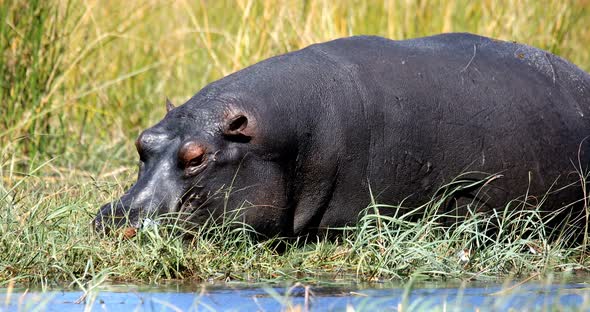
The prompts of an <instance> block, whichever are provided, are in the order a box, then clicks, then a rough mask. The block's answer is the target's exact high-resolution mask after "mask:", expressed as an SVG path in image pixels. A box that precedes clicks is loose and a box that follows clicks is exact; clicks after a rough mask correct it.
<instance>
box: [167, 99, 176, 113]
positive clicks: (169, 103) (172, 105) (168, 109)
mask: <svg viewBox="0 0 590 312" xmlns="http://www.w3.org/2000/svg"><path fill="white" fill-rule="evenodd" d="M175 108H176V106H174V104H172V102H170V100H169V99H168V98H166V113H169V112H170V111H171V110H173V109H175Z"/></svg>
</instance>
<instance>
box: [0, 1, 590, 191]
mask: <svg viewBox="0 0 590 312" xmlns="http://www.w3.org/2000/svg"><path fill="white" fill-rule="evenodd" d="M589 7H590V1H588V0H577V1H576V0H572V1H563V0H550V1H536V0H522V1H496V0H488V1H468V0H449V1H423V0H419V1H409V0H408V1H401V0H398V1H387V0H386V1H357V0H350V1H327V0H318V1H301V0H295V1H291V0H286V1H272V0H263V1H253V0H237V1H226V0H216V1H207V0H200V1H187V0H178V1H155V0H154V1H113V0H83V1H82V0H80V1H69V0H62V1H60V0H8V1H7V0H0V18H1V20H2V21H1V23H0V46H1V49H0V51H1V53H2V57H0V103H1V104H0V105H1V106H0V172H1V176H2V177H3V180H2V183H4V186H5V187H9V186H11V185H13V184H14V183H16V182H17V181H19V177H22V176H27V175H30V174H31V172H32V170H35V169H36V168H37V167H38V166H39V165H41V164H44V166H43V167H42V168H41V169H40V171H39V173H41V172H42V173H43V174H37V175H38V176H42V179H41V180H43V181H45V180H48V181H52V182H55V181H66V182H67V181H68V180H69V178H71V177H74V176H75V177H86V178H87V177H92V178H96V179H103V180H104V179H106V180H108V179H112V177H113V176H114V177H117V176H120V175H121V174H125V173H129V172H132V171H134V161H135V158H136V156H135V154H134V153H135V152H134V150H133V149H134V148H133V144H132V142H133V139H134V138H135V137H136V136H137V134H138V133H139V132H140V131H141V129H144V128H146V127H148V126H150V125H152V124H153V123H154V122H156V121H158V120H159V119H160V118H161V117H162V116H163V115H164V111H165V107H164V100H165V98H166V97H170V98H171V99H172V100H173V102H175V103H176V104H182V103H183V102H184V101H186V100H187V99H188V98H189V97H190V96H191V95H193V94H194V93H196V92H197V91H198V90H199V89H200V88H202V87H203V86H204V85H206V84H207V83H209V82H211V81H213V80H216V79H219V78H221V77H223V76H225V75H227V74H230V73H232V72H234V71H236V70H238V69H240V68H243V67H245V66H248V65H250V64H253V63H255V62H258V61H260V60H263V59H265V58H268V57H270V56H273V55H276V54H279V53H284V52H287V51H292V50H296V49H300V48H302V47H305V46H307V45H309V44H312V43H316V42H322V41H326V40H330V39H334V38H338V37H344V36H350V35H360V34H374V35H381V36H385V37H388V38H391V39H405V38H412V37H418V36H424V35H432V34H437V33H441V32H471V33H476V34H481V35H486V36H491V37H495V38H498V39H503V40H513V41H518V42H521V43H526V44H529V45H533V46H536V47H539V48H542V49H546V50H549V51H551V52H553V53H556V54H558V55H560V56H562V57H564V58H566V59H568V60H570V61H572V62H574V63H575V64H577V65H578V66H580V67H581V68H583V69H585V70H586V71H588V70H590V49H588V47H589V46H590V12H589ZM47 161H49V163H46V162H47ZM123 176H125V175H123ZM70 181H71V180H70ZM66 184H67V183H66Z"/></svg>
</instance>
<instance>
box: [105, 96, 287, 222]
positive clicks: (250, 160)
mask: <svg viewBox="0 0 590 312" xmlns="http://www.w3.org/2000/svg"><path fill="white" fill-rule="evenodd" d="M135 146H136V148H137V152H138V154H139V174H138V178H137V181H136V182H135V184H134V185H133V186H132V187H131V188H130V189H129V190H127V191H126V192H125V194H123V196H122V197H121V198H120V199H118V200H116V201H113V202H112V203H108V204H106V205H104V206H102V207H101V208H100V211H99V212H98V215H97V216H96V218H95V219H94V227H95V229H96V230H97V231H99V232H109V231H111V230H113V229H115V228H118V227H123V226H125V227H131V228H139V227H141V226H142V224H143V223H144V222H145V221H146V220H147V219H148V218H149V219H154V218H157V217H159V216H163V215H166V216H174V218H175V220H179V219H180V220H182V221H188V224H191V225H199V224H203V223H204V222H205V221H206V220H207V219H209V218H211V217H214V218H217V220H219V219H220V218H219V217H224V216H226V215H227V213H228V212H237V211H239V212H240V213H239V216H240V221H243V222H245V223H247V224H249V225H251V226H252V227H253V228H254V229H255V230H256V231H257V232H259V233H281V232H282V231H281V229H284V228H286V227H285V224H284V222H285V220H286V215H287V211H286V209H284V208H285V206H286V205H285V200H284V198H283V196H282V194H284V193H285V192H284V189H283V187H284V185H283V180H284V179H283V177H282V175H281V173H280V172H281V170H279V169H278V168H279V167H280V165H278V164H276V163H275V162H274V160H275V159H273V156H272V154H271V153H268V151H266V150H265V149H264V147H263V145H262V144H260V135H259V126H258V124H257V121H256V118H255V116H254V115H253V113H252V112H247V111H244V110H243V109H242V108H241V107H240V106H239V105H236V103H235V101H234V100H220V99H214V100H212V99H208V100H206V101H202V100H200V101H197V100H194V99H191V100H189V102H187V103H186V104H184V105H182V106H180V107H174V106H173V105H172V104H171V103H170V102H167V114H166V116H165V118H164V119H163V120H161V121H160V122H159V123H157V124H156V125H155V126H153V127H151V128H149V129H147V130H145V131H143V132H142V133H141V134H140V135H139V137H138V138H137V140H136V142H135ZM165 219H166V218H164V220H165Z"/></svg>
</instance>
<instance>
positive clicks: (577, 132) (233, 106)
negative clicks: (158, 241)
mask: <svg viewBox="0 0 590 312" xmlns="http://www.w3.org/2000/svg"><path fill="white" fill-rule="evenodd" d="M167 110H168V112H167V114H166V116H165V117H164V119H163V120H161V121H160V122H158V123H157V124H156V125H154V126H153V127H151V128H149V129H147V130H145V131H144V132H143V133H141V135H140V136H139V137H138V138H137V141H136V147H137V152H138V154H139V159H140V168H139V176H138V179H137V182H136V183H135V184H134V185H133V186H132V187H131V188H130V189H129V190H128V191H127V192H126V193H125V194H124V195H123V196H122V197H121V198H120V199H119V200H116V201H114V202H112V203H109V204H106V205H104V206H103V207H102V208H101V209H100V211H99V212H98V215H97V217H96V219H95V220H94V225H95V228H96V229H97V230H98V231H108V230H109V229H111V228H113V227H118V226H123V225H124V224H127V226H131V227H140V226H141V224H142V222H143V220H144V219H145V218H146V217H150V218H153V217H154V216H158V215H162V214H167V213H178V214H179V215H181V218H183V219H184V220H187V221H190V222H191V223H193V224H197V225H198V224H202V223H203V222H205V221H206V220H207V219H208V218H211V217H214V218H222V217H223V216H225V215H226V214H227V213H230V212H236V211H239V213H238V214H239V216H240V218H241V220H242V221H243V222H245V223H246V224H248V225H250V226H251V227H252V228H253V229H254V230H255V231H256V232H258V233H260V234H262V235H264V236H276V235H278V236H284V237H296V236H301V235H309V234H318V233H321V232H322V231H323V230H324V229H327V228H333V227H341V226H344V225H352V224H354V223H355V222H356V221H357V220H358V218H359V213H360V212H362V211H363V209H365V208H366V207H367V205H368V204H369V203H370V201H371V198H370V194H373V195H374V196H375V197H376V201H378V202H380V203H384V204H391V205H398V204H400V203H402V202H403V206H404V207H406V206H407V207H416V206H418V205H420V204H422V203H424V202H426V201H428V200H429V199H431V198H432V196H433V195H434V193H435V192H436V190H437V189H438V187H440V186H442V185H444V184H445V183H448V182H449V181H451V180H452V179H453V178H455V177H456V176H458V175H460V174H462V173H465V172H471V171H474V172H475V171H477V172H488V173H498V175H497V178H496V179H493V181H491V182H490V183H486V184H485V185H484V186H483V187H478V188H477V189H466V190H465V191H464V192H461V193H457V195H456V196H455V198H454V200H455V202H457V203H459V202H460V201H461V199H462V198H465V199H468V200H473V199H474V198H477V200H478V202H480V203H481V204H482V205H481V206H482V207H487V209H491V208H497V207H503V206H504V205H505V204H506V202H507V201H509V200H511V199H514V198H517V197H519V196H522V195H524V194H528V196H529V199H530V198H532V199H533V200H535V198H536V199H537V200H540V199H541V198H543V207H544V209H545V210H548V211H551V210H558V209H564V207H566V208H567V207H570V208H568V209H569V211H570V212H571V211H574V212H578V213H579V215H578V217H576V218H578V219H579V217H580V216H581V215H583V213H580V211H581V210H580V209H581V207H583V205H579V204H574V205H572V203H575V202H580V200H581V199H583V193H582V191H581V190H582V187H580V186H581V183H582V182H580V181H581V179H580V174H579V172H585V170H586V169H587V166H588V163H589V155H590V154H589V152H590V150H589V147H588V144H586V143H584V140H585V138H586V137H587V136H589V135H590V119H589V116H590V76H589V75H588V74H587V73H585V72H584V71H582V70H580V69H579V68H578V67H576V66H575V65H573V64H571V63H569V62H567V61H565V60H563V59H561V58H559V57H557V56H555V55H553V54H551V53H549V52H546V51H543V50H539V49H536V48H533V47H530V46H526V45H522V44H518V43H512V42H504V41H498V40H494V39H489V38H485V37H481V36H476V35H471V34H442V35H437V36H432V37H425V38H418V39H411V40H403V41H393V40H389V39H385V38H380V37H373V36H358V37H350V38H344V39H338V40H334V41H330V42H326V43H321V44H314V45H311V46H309V47H307V48H304V49H302V50H299V51H295V52H291V53H287V54H284V55H279V56H276V57H272V58H270V59H267V60H264V61H262V62H260V63H257V64H255V65H252V66H250V67H247V68H245V69H243V70H240V71H238V72H236V73H234V74H231V75H229V76H227V77H225V78H223V79H221V80H218V81H216V82H213V83H211V84H209V85H208V86H206V87H205V88H203V89H202V90H201V91H199V92H198V93H197V94H196V95H195V96H193V97H192V98H191V99H189V100H188V101H187V102H186V103H185V104H183V105H181V106H179V107H174V106H173V105H172V104H171V103H170V102H168V103H167ZM472 178H473V179H479V178H481V176H478V175H477V174H475V173H474V174H473V175H472ZM566 186H569V187H566ZM548 190H551V192H550V193H549V194H548V195H547V194H546V193H547V191H548ZM545 195H547V196H545ZM543 196H545V197H543ZM527 200H528V199H527ZM566 210H567V209H566ZM582 210H583V209H582ZM383 213H388V212H387V211H383ZM459 213H465V212H464V211H463V212H460V211H459ZM574 219H575V218H574ZM572 220H573V219H572ZM571 222H573V221H571Z"/></svg>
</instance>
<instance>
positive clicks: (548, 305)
mask: <svg viewBox="0 0 590 312" xmlns="http://www.w3.org/2000/svg"><path fill="white" fill-rule="evenodd" d="M455 286H456V285H455ZM83 295H84V293H83V292H80V291H63V290H61V291H45V292H37V291H25V290H22V289H15V290H13V291H11V292H10V293H8V292H7V290H6V289H3V290H2V291H1V293H0V310H1V311H30V310H35V309H40V310H42V311H83V310H85V309H86V310H89V311H125V312H130V311H136V310H139V311H279V310H291V311H305V310H306V309H307V308H309V310H311V311H331V310H332V311H343V310H346V309H347V308H349V309H350V308H353V309H352V310H354V311H375V310H396V309H399V308H401V309H403V310H404V311H407V310H419V311H432V310H440V311H446V310H452V309H453V308H458V310H460V311H475V310H479V311H503V310H504V311H505V310H509V309H513V310H516V311H524V310H529V311H530V310H555V309H557V310H582V311H590V285H588V284H587V283H584V282H580V283H569V284H563V285H556V284H540V283H524V284H517V283H512V284H510V283H509V284H502V285H501V284H482V283H479V284H468V285H467V286H465V285H463V286H462V287H449V286H448V285H447V286H446V287H445V285H440V284H421V285H415V286H414V287H413V288H412V290H411V291H410V290H408V289H406V288H404V287H403V286H400V285H398V286H397V287H396V286H394V285H390V284H371V285H358V284H352V283H351V284H344V285H342V284H340V285H329V284H327V285H323V284H322V283H319V284H316V285H311V286H308V287H307V288H306V287H305V286H303V285H294V286H293V285H289V286H276V285H274V286H264V285H258V284H232V283H225V284H222V285H214V284H211V285H193V286H189V287H187V286H186V285H174V286H173V287H171V286H166V287H162V286H159V287H137V286H128V285H118V286H103V287H101V288H99V289H97V290H96V291H93V292H90V293H89V294H87V295H86V296H85V297H84V296H83ZM349 311H350V310H349Z"/></svg>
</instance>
